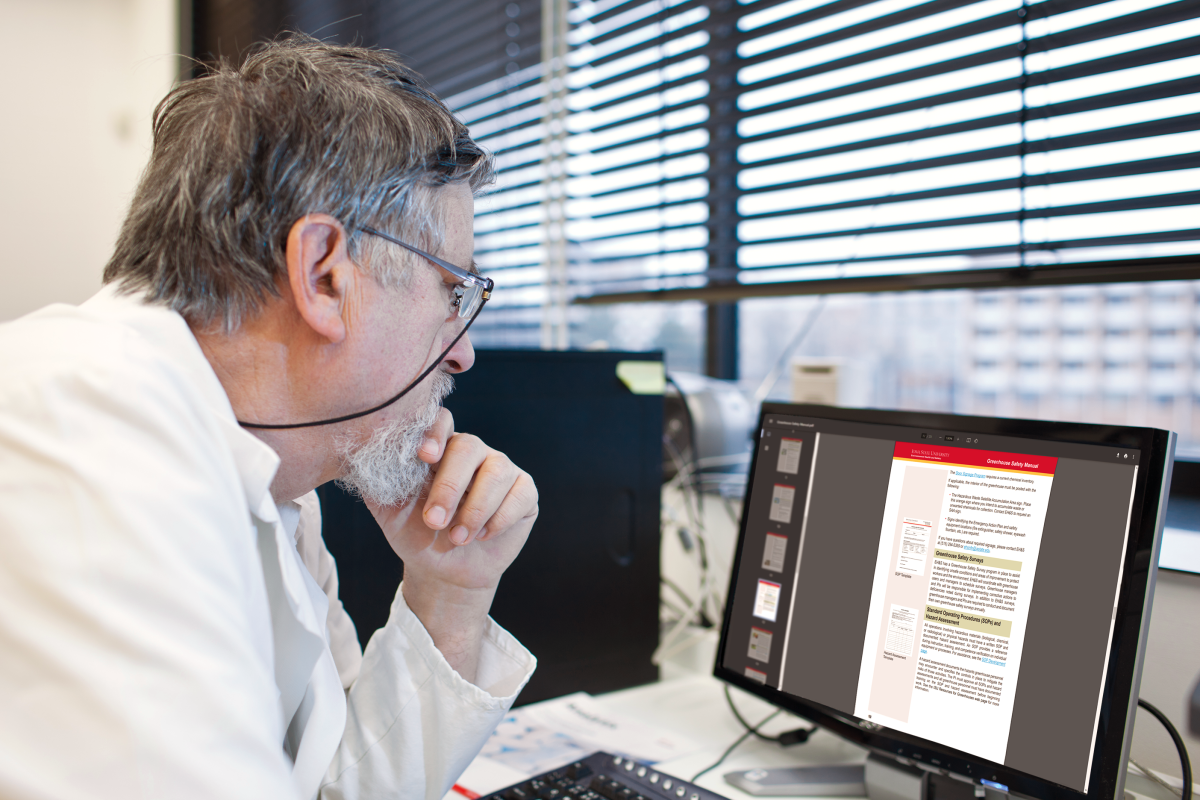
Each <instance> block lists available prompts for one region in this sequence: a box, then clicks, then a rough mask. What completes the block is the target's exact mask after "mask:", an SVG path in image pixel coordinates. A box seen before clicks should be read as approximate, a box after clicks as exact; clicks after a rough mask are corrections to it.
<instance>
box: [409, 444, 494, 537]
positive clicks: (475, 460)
mask: <svg viewBox="0 0 1200 800" xmlns="http://www.w3.org/2000/svg"><path fill="white" fill-rule="evenodd" d="M443 450H444V452H443V455H442V458H441V461H440V463H439V464H438V470H437V474H436V475H435V476H434V479H433V484H432V485H431V486H430V487H429V496H428V497H427V498H426V500H425V511H424V519H425V524H426V525H428V526H429V527H431V528H433V529H434V530H439V531H440V530H443V529H444V528H445V527H446V526H447V525H448V524H449V522H450V520H451V519H453V518H454V514H455V512H456V511H457V510H458V504H459V502H460V501H461V500H462V497H463V495H464V494H466V492H467V487H468V486H470V485H471V482H472V480H474V479H475V477H476V475H475V474H476V471H477V470H478V469H479V468H480V467H481V466H482V464H483V462H484V460H485V459H486V458H487V457H488V454H489V453H490V452H491V451H490V449H489V448H488V447H487V445H485V444H484V443H483V442H482V441H480V439H479V437H477V436H471V435H470V434H466V433H460V434H457V435H455V436H452V437H451V438H450V441H449V442H447V443H446V445H445V447H444V448H443ZM496 504H497V505H499V504H500V501H499V500H497V501H496Z"/></svg>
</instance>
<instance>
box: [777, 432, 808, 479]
mask: <svg viewBox="0 0 1200 800" xmlns="http://www.w3.org/2000/svg"><path fill="white" fill-rule="evenodd" d="M803 446H804V442H803V441H802V440H800V439H789V438H787V437H786V436H785V437H783V438H782V439H780V440H779V463H778V464H776V465H775V469H776V471H778V472H786V473H787V474H788V475H796V474H797V473H799V472H800V450H801V448H803Z"/></svg>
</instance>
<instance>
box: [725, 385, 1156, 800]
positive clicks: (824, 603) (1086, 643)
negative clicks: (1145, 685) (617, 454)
mask: <svg viewBox="0 0 1200 800" xmlns="http://www.w3.org/2000/svg"><path fill="white" fill-rule="evenodd" d="M1173 441H1174V439H1173V436H1172V435H1171V434H1169V433H1167V432H1165V431H1154V430H1149V429H1140V428H1116V427H1109V426H1088V425H1061V424H1053V423H1044V422H1024V421H1017V420H998V419H983V418H971V417H954V416H948V415H930V414H916V413H905V412H882V411H865V410H848V409H834V408H827V407H821V406H802V405H783V404H767V405H765V406H764V407H763V412H762V416H761V419H760V425H759V429H758V431H757V436H756V446H755V451H754V458H753V462H752V467H751V473H750V479H749V483H748V486H747V492H746V500H745V505H744V507H743V512H742V529H741V533H740V538H739V541H738V549H737V556H736V560H735V566H734V572H733V575H732V580H731V584H730V592H729V598H728V601H727V603H726V614H725V620H724V626H723V629H722V636H721V645H720V650H719V654H718V660H717V667H716V674H717V675H718V677H721V678H723V679H725V680H728V681H730V682H732V683H735V684H737V685H739V686H742V687H743V688H746V689H748V690H750V691H754V692H755V693H757V694H760V695H762V696H764V697H766V698H767V699H769V700H772V701H773V702H776V703H777V704H779V705H782V706H784V707H786V708H789V709H790V710H793V711H795V712H797V713H799V714H801V715H803V716H806V717H808V718H810V719H812V720H814V721H816V722H818V723H820V724H822V725H824V726H825V727H828V728H830V729H831V730H833V731H834V732H836V733H839V734H841V735H843V736H846V737H848V738H850V739H852V740H854V741H857V742H858V743H860V744H863V745H865V746H867V747H869V748H871V749H872V750H874V751H875V752H877V753H880V754H886V755H888V756H890V757H892V758H898V759H900V760H901V761H902V762H903V763H909V764H915V765H917V766H922V767H925V768H927V769H929V768H932V769H935V770H945V771H947V772H952V773H954V774H955V775H958V776H965V777H968V778H970V779H971V780H972V781H975V782H985V783H989V784H991V785H993V786H997V787H1006V788H1008V789H1009V790H1010V791H1014V792H1018V793H1022V794H1027V795H1031V796H1034V797H1081V796H1084V795H1090V796H1094V797H1102V796H1112V791H1113V790H1114V787H1115V786H1117V785H1118V783H1117V782H1118V781H1120V780H1121V777H1122V776H1121V774H1120V771H1121V770H1123V766H1120V767H1119V768H1118V766H1117V765H1118V763H1120V764H1122V765H1123V758H1121V756H1122V755H1123V754H1124V753H1126V752H1127V746H1128V741H1127V736H1126V721H1127V718H1128V716H1129V712H1130V709H1131V703H1134V704H1136V695H1135V694H1133V690H1134V688H1135V687H1136V682H1137V679H1138V671H1139V667H1140V655H1141V652H1142V647H1143V645H1144V638H1145V631H1146V624H1145V623H1147V622H1148V613H1147V612H1146V608H1147V603H1148V600H1149V596H1150V594H1151V592H1152V586H1153V571H1154V570H1153V565H1154V564H1155V563H1156V562H1157V550H1156V547H1157V541H1158V536H1157V533H1158V531H1159V530H1160V529H1161V522H1160V521H1159V511H1160V505H1162V504H1163V503H1164V502H1165V500H1164V498H1165V494H1164V491H1163V487H1164V480H1169V471H1170V464H1171V453H1172V448H1173Z"/></svg>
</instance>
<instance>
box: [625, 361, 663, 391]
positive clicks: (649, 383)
mask: <svg viewBox="0 0 1200 800" xmlns="http://www.w3.org/2000/svg"><path fill="white" fill-rule="evenodd" d="M617 377H618V378H620V379H621V383H624V384H625V385H626V386H628V387H629V391H631V392H633V393H634V394H662V393H663V392H664V391H665V390H666V388H667V372H666V370H665V369H664V368H663V362H661V361H618V362H617Z"/></svg>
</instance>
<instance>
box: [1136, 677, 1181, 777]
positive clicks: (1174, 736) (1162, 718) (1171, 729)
mask: <svg viewBox="0 0 1200 800" xmlns="http://www.w3.org/2000/svg"><path fill="white" fill-rule="evenodd" d="M1138 705H1139V706H1141V707H1142V708H1144V709H1146V710H1147V711H1149V712H1150V713H1151V714H1153V715H1154V717H1155V718H1156V719H1157V720H1158V721H1159V722H1161V723H1162V724H1163V727H1164V728H1166V729H1167V733H1169V734H1170V735H1171V741H1173V742H1175V749H1176V750H1178V751H1179V764H1180V766H1181V767H1182V768H1183V792H1182V793H1181V795H1180V798H1179V800H1192V762H1191V759H1189V758H1188V752H1187V746H1186V745H1185V744H1184V743H1183V737H1182V736H1180V735H1179V731H1177V730H1175V726H1174V725H1172V724H1171V720H1169V719H1167V715H1166V714H1164V713H1162V712H1161V711H1159V710H1158V709H1157V708H1155V707H1154V706H1152V705H1150V704H1149V703H1147V702H1146V701H1145V700H1142V699H1141V698H1140V697H1139V698H1138Z"/></svg>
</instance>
